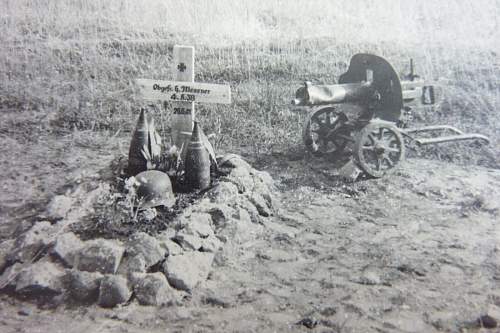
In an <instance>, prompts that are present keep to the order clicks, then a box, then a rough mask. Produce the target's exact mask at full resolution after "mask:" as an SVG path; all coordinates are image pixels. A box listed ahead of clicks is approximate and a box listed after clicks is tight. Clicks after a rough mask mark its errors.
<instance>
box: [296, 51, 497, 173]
mask: <svg viewBox="0 0 500 333" xmlns="http://www.w3.org/2000/svg"><path fill="white" fill-rule="evenodd" d="M403 78H404V80H400V78H399V76H398V74H397V73H396V71H395V70H394V68H393V67H392V66H391V64H390V63H389V62H387V61H386V60H385V59H384V58H382V57H379V56H376V55H372V54H364V53H360V54H356V55H354V56H353V57H352V58H351V61H350V64H349V68H348V70H347V72H346V73H344V74H342V75H341V76H340V78H339V80H338V82H339V83H338V84H335V85H313V84H312V83H311V82H305V84H304V86H303V87H301V88H299V89H298V90H297V92H296V94H295V99H293V100H292V105H295V106H302V107H305V108H306V109H307V111H308V116H307V119H306V121H305V123H304V128H303V140H304V144H305V145H306V147H307V149H308V150H310V151H311V152H313V153H315V154H325V153H331V154H341V153H342V152H343V151H344V150H345V148H346V147H347V146H348V145H350V144H351V146H352V154H353V157H354V160H355V162H356V164H357V165H358V166H359V167H360V168H361V169H362V170H363V171H364V172H365V173H367V174H368V175H370V176H372V177H382V176H384V175H385V174H387V173H389V172H391V171H392V170H394V168H395V167H396V166H397V165H398V164H399V162H401V161H402V160H403V159H404V156H405V140H404V138H407V139H408V140H411V141H414V142H416V143H417V145H427V144H436V143H442V142H450V141H462V140H480V141H484V142H486V143H489V139H488V138H487V137H486V136H484V135H481V134H475V133H474V134H465V133H463V132H461V131H460V130H458V129H457V128H455V127H453V126H447V125H437V126H425V127H420V128H408V124H409V122H410V121H411V118H412V117H411V111H412V110H413V108H415V107H421V106H426V105H434V104H435V103H436V92H437V91H439V90H438V89H437V87H436V86H434V85H429V84H427V83H426V82H425V81H424V80H422V79H420V77H419V76H418V75H416V74H415V73H414V69H413V61H410V73H409V74H408V75H405V76H404V77H403ZM446 132H449V133H451V134H449V135H443V134H444V133H446ZM436 134H439V135H438V136H436ZM429 135H430V136H431V137H429Z"/></svg>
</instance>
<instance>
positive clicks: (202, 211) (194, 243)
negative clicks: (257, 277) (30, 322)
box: [0, 154, 278, 307]
mask: <svg viewBox="0 0 500 333" xmlns="http://www.w3.org/2000/svg"><path fill="white" fill-rule="evenodd" d="M219 171H220V172H221V173H222V174H223V176H222V177H221V178H220V179H218V180H217V182H216V184H215V185H214V186H213V187H212V188H211V189H209V190H208V191H207V192H206V193H204V194H203V196H202V198H201V199H200V200H198V201H197V202H196V203H194V204H193V205H191V206H189V207H188V208H187V209H185V210H184V211H183V212H182V213H181V214H180V215H179V216H178V217H177V218H176V219H175V220H174V221H173V223H172V227H170V228H168V229H167V230H164V231H162V232H160V233H159V234H157V235H155V236H151V235H149V234H147V233H145V232H136V233H134V234H133V235H132V236H131V237H129V238H128V239H127V240H116V239H104V238H95V239H90V240H85V241H83V240H81V239H80V238H79V237H78V236H77V235H76V234H75V233H73V232H71V231H68V229H69V228H68V226H70V225H71V224H72V223H73V222H76V221H78V219H79V218H81V217H82V216H85V215H87V214H88V213H90V212H92V210H93V204H94V203H95V202H96V201H98V200H99V198H100V197H101V196H102V195H104V194H105V193H106V191H109V188H110V186H109V184H106V183H104V184H102V183H99V185H98V186H97V187H95V188H93V189H91V190H85V186H83V185H82V186H80V187H79V188H78V189H77V190H75V191H74V192H73V194H72V195H71V196H56V197H54V198H53V200H52V201H51V202H50V203H49V205H48V207H47V211H46V214H45V218H46V220H43V221H40V222H37V223H35V224H34V225H33V226H32V227H31V228H30V229H29V230H27V231H26V232H24V233H23V234H22V235H20V236H19V237H18V238H17V239H16V240H15V241H11V240H8V241H5V242H3V243H1V244H0V272H1V273H2V274H1V276H0V290H2V291H4V292H11V293H13V294H15V295H18V296H23V297H29V298H32V299H38V298H39V297H40V296H41V295H43V296H44V297H45V299H46V298H49V299H51V298H56V297H58V298H59V299H61V297H62V298H63V299H64V300H66V301H67V302H71V303H77V304H92V303H97V304H99V305H100V306H102V307H114V306H117V305H120V304H124V303H127V302H129V301H131V299H136V300H137V301H138V302H139V304H141V305H151V306H161V305H166V304H175V303H178V302H180V301H181V300H182V299H183V297H184V296H186V295H188V294H192V293H193V292H194V291H195V290H196V288H197V287H198V286H199V285H200V284H202V283H203V282H204V281H205V280H206V279H207V277H208V276H209V274H210V272H211V270H212V264H213V263H214V258H215V255H216V253H217V252H218V251H220V250H221V249H222V248H223V247H224V245H225V244H226V243H228V242H233V243H240V242H246V241H248V240H251V239H254V238H255V237H256V236H258V235H259V234H261V233H262V232H263V226H262V221H263V220H262V219H265V218H267V217H269V216H271V215H273V214H274V212H275V210H276V208H277V205H278V201H277V199H276V193H275V188H274V185H273V180H272V178H271V176H270V175H269V174H268V173H267V172H263V171H258V170H255V169H253V168H252V167H251V166H250V164H248V163H247V162H246V161H244V160H243V159H242V158H241V157H240V156H238V155H235V154H228V155H225V156H223V157H222V158H219Z"/></svg>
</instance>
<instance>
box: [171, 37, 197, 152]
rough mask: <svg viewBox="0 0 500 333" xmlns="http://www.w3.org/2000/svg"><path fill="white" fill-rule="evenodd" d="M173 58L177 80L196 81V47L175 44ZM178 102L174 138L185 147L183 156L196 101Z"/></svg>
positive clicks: (188, 138) (189, 134) (173, 124)
mask: <svg viewBox="0 0 500 333" xmlns="http://www.w3.org/2000/svg"><path fill="white" fill-rule="evenodd" d="M173 60H174V61H173V67H174V68H173V73H175V80H176V81H181V82H194V47H193V46H183V45H175V46H174V57H173ZM176 104H177V105H176V106H175V107H174V114H173V115H172V131H173V133H172V138H173V140H174V144H175V145H176V146H177V147H179V148H181V147H183V154H182V156H184V153H185V151H186V148H187V145H188V144H189V140H190V138H191V132H192V131H193V122H194V102H178V103H176Z"/></svg>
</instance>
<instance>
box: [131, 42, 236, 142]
mask: <svg viewBox="0 0 500 333" xmlns="http://www.w3.org/2000/svg"><path fill="white" fill-rule="evenodd" d="M173 71H174V73H175V79H176V81H160V80H150V79H137V84H138V85H139V87H140V91H141V94H142V97H143V98H144V99H146V100H161V101H171V102H174V103H175V106H174V114H173V115H172V139H173V142H174V144H175V145H176V146H177V147H179V148H180V147H184V148H187V145H188V144H189V140H190V138H191V133H192V131H193V122H194V118H195V110H194V103H195V102H199V103H223V104H229V103H231V89H230V87H229V85H222V84H210V83H198V82H194V47H193V46H182V45H175V46H174V57H173ZM183 151H185V149H183Z"/></svg>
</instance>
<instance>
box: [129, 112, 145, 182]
mask: <svg viewBox="0 0 500 333" xmlns="http://www.w3.org/2000/svg"><path fill="white" fill-rule="evenodd" d="M144 145H146V146H147V145H148V123H147V119H146V111H145V110H144V109H142V110H141V114H140V115H139V119H138V120H137V125H136V127H135V131H134V134H133V136H132V141H131V142H130V148H129V152H128V174H129V175H130V176H135V175H137V174H138V173H139V172H142V171H146V170H147V160H146V158H145V157H144V155H143V154H142V152H141V150H142V149H143V147H144Z"/></svg>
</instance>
